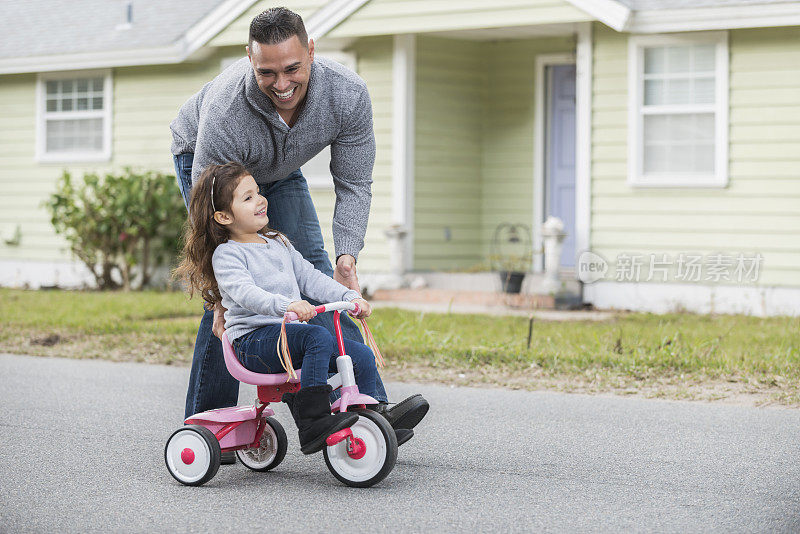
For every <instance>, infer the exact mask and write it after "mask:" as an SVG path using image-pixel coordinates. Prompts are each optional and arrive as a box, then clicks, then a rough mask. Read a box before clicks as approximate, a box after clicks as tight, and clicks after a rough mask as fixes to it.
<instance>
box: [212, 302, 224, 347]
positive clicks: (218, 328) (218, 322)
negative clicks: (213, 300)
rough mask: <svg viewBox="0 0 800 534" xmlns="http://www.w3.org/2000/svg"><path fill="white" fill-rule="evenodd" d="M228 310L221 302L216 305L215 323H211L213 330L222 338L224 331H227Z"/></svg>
mask: <svg viewBox="0 0 800 534" xmlns="http://www.w3.org/2000/svg"><path fill="white" fill-rule="evenodd" d="M226 311H228V310H227V309H225V308H223V307H222V304H220V303H219V302H217V304H216V305H215V306H214V324H212V325H211V331H212V332H213V333H214V335H215V336H217V337H218V338H220V339H222V333H223V332H224V331H225V312H226Z"/></svg>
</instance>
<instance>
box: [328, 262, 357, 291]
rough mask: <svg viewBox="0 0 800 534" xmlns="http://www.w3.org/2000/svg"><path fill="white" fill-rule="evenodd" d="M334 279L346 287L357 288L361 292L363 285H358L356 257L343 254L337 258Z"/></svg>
mask: <svg viewBox="0 0 800 534" xmlns="http://www.w3.org/2000/svg"><path fill="white" fill-rule="evenodd" d="M333 279H334V280H336V281H337V282H339V283H340V284H342V285H343V286H344V287H346V288H348V289H355V290H356V291H358V292H359V293H361V286H360V285H358V275H357V274H356V259H355V258H354V257H353V256H351V255H350V254H342V255H341V256H339V258H338V259H337V260H336V269H334V271H333Z"/></svg>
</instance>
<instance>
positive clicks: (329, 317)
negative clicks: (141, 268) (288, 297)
mask: <svg viewBox="0 0 800 534" xmlns="http://www.w3.org/2000/svg"><path fill="white" fill-rule="evenodd" d="M193 158H194V154H179V155H177V156H173V159H174V161H175V173H176V175H177V178H178V187H179V188H180V190H181V195H182V196H183V201H184V203H185V204H186V205H187V209H188V201H189V193H190V192H191V189H192V160H193ZM259 188H260V193H261V194H262V195H264V196H265V197H266V198H267V201H268V202H269V204H268V206H267V216H268V217H269V225H270V226H271V227H272V228H274V229H275V230H279V231H281V232H283V234H284V235H286V236H287V237H288V238H289V240H290V241H291V242H292V245H294V248H295V249H297V251H298V252H300V254H302V256H303V257H304V258H305V259H307V260H308V261H310V262H311V263H312V264H313V265H314V267H316V268H317V269H319V270H320V271H322V272H323V273H325V274H327V275H328V276H330V277H333V266H332V265H331V261H330V259H329V258H328V253H327V252H325V242H324V241H323V239H322V230H321V229H320V226H319V218H318V217H317V211H316V209H315V208H314V204H313V202H312V201H311V194H310V193H309V191H308V184H307V183H306V179H305V178H304V177H303V174H302V173H301V172H300V170H299V169H298V170H297V171H295V172H293V173H292V174H290V175H289V176H287V177H286V178H284V179H283V180H278V181H277V182H272V183H269V184H261V185H259ZM302 298H303V299H305V300H307V301H309V302H311V303H312V304H318V303H317V302H316V301H314V300H311V299H309V298H308V297H307V296H305V295H302ZM345 315H346V314H342V332H343V334H344V337H345V338H346V339H352V340H354V341H358V342H363V338H362V337H361V332H360V331H359V330H358V327H357V326H356V325H355V323H354V322H353V321H351V320H350V319H349V318H347V317H345ZM213 323H214V312H212V311H208V310H206V311H205V313H203V318H202V319H201V320H200V328H198V330H197V339H196V340H195V343H194V355H193V356H192V370H191V372H190V375H189V390H188V391H187V392H186V417H187V418H188V417H189V416H190V415H193V414H196V413H198V412H204V411H206V410H213V409H214V408H225V407H228V406H235V405H236V404H237V403H238V402H239V381H238V380H236V379H235V378H233V377H232V376H231V375H230V373H228V369H226V368H225V359H224V357H223V356H222V342H221V341H220V340H219V339H218V338H217V336H215V335H214V334H213V333H212V332H211V327H212V325H213ZM310 324H318V325H320V326H323V327H325V328H326V329H327V330H328V331H329V332H331V335H333V314H332V313H321V314H319V315H318V316H316V317H314V318H313V319H312V320H311V321H310ZM360 389H361V388H360V387H359V390H360ZM375 389H376V393H375V395H373V397H375V399H377V400H379V401H381V402H386V400H387V398H386V390H385V389H384V387H383V382H382V381H381V377H380V375H377V374H376V379H375Z"/></svg>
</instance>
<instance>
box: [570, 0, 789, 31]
mask: <svg viewBox="0 0 800 534" xmlns="http://www.w3.org/2000/svg"><path fill="white" fill-rule="evenodd" d="M568 1H569V0H568ZM601 20H602V19H601ZM603 22H605V21H603ZM797 25H800V2H781V3H774V4H757V5H749V6H726V7H698V8H693V9H658V10H648V11H637V12H636V13H634V15H633V17H632V18H631V20H630V21H629V23H628V26H627V28H625V30H626V31H629V32H632V33H662V32H685V31H702V30H724V29H734V28H766V27H774V26H797ZM612 27H613V26H612ZM615 29H616V28H615Z"/></svg>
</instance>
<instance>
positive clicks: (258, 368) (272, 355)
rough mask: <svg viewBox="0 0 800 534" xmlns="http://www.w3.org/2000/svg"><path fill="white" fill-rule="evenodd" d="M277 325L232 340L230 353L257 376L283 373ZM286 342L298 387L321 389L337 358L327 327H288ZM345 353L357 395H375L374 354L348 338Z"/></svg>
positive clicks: (279, 331) (334, 367) (333, 339)
mask: <svg viewBox="0 0 800 534" xmlns="http://www.w3.org/2000/svg"><path fill="white" fill-rule="evenodd" d="M280 334H281V325H280V324H269V325H266V326H262V327H261V328H257V329H256V330H253V331H251V332H248V333H246V334H244V335H243V336H239V337H237V338H236V339H234V340H233V350H234V351H235V352H236V357H237V358H238V359H239V361H240V362H241V364H242V365H244V366H245V368H247V369H249V370H251V371H253V372H256V373H267V374H270V373H283V372H285V371H284V368H283V364H282V363H281V360H280V357H279V356H278V348H277V344H278V336H280ZM286 341H287V348H288V349H289V353H290V354H291V355H292V364H293V365H294V368H295V369H300V370H301V373H300V387H304V388H306V387H311V386H324V385H325V384H327V383H328V374H329V373H336V372H337V369H336V357H337V356H338V355H339V350H338V347H337V346H336V338H335V337H334V335H333V334H331V333H330V332H328V330H327V329H326V328H323V327H322V326H319V325H315V324H287V325H286ZM344 348H345V353H346V354H347V355H348V356H350V359H351V360H352V362H353V374H354V375H355V380H356V384H358V391H359V393H363V394H364V395H369V396H370V397H374V396H375V385H376V382H377V380H376V377H377V376H378V369H377V368H376V367H375V355H374V354H372V351H371V350H370V348H369V347H367V346H366V345H364V344H363V343H358V342H357V341H353V340H351V339H345V340H344Z"/></svg>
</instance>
